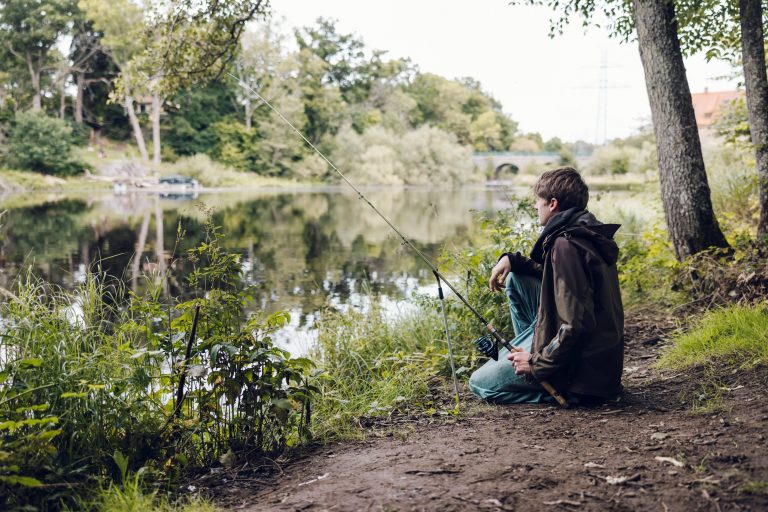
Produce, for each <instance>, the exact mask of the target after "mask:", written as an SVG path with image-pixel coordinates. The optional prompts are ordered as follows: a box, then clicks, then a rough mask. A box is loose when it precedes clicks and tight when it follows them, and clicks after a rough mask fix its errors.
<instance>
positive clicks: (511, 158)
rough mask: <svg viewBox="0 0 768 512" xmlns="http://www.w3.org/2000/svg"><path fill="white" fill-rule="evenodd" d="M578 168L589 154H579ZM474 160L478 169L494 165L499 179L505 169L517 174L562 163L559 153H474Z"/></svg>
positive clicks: (495, 177) (587, 158)
mask: <svg viewBox="0 0 768 512" xmlns="http://www.w3.org/2000/svg"><path fill="white" fill-rule="evenodd" d="M574 158H575V159H576V168H577V169H579V170H581V169H583V168H584V165H585V164H586V163H587V161H589V158H590V156H589V155H578V156H575V157H574ZM472 162H473V163H474V164H475V167H477V168H478V169H487V168H488V167H489V166H493V179H497V178H498V177H499V174H500V173H501V172H503V171H506V172H511V173H513V174H516V173H517V172H518V171H520V170H521V169H523V168H525V167H528V166H531V165H534V166H537V167H541V169H542V170H545V169H550V168H552V167H557V166H559V165H560V155H558V154H557V153H474V154H473V155H472Z"/></svg>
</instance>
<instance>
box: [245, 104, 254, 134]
mask: <svg viewBox="0 0 768 512" xmlns="http://www.w3.org/2000/svg"><path fill="white" fill-rule="evenodd" d="M252 119H253V111H252V110H251V102H250V101H249V100H245V127H246V128H248V129H249V130H250V129H251V126H253V124H252V123H253V121H252Z"/></svg>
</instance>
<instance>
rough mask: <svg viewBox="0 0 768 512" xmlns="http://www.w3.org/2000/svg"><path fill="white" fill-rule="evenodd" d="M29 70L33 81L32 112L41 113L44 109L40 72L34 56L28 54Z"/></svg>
mask: <svg viewBox="0 0 768 512" xmlns="http://www.w3.org/2000/svg"><path fill="white" fill-rule="evenodd" d="M27 68H29V76H30V78H31V79H32V91H33V95H32V112H40V111H41V110H42V109H43V102H42V94H40V70H39V69H38V67H37V66H35V63H34V60H33V59H32V55H30V54H29V53H27Z"/></svg>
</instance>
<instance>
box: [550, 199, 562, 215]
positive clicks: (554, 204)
mask: <svg viewBox="0 0 768 512" xmlns="http://www.w3.org/2000/svg"><path fill="white" fill-rule="evenodd" d="M549 211H551V212H559V211H560V203H559V202H558V201H557V198H556V197H553V198H551V199H550V200H549Z"/></svg>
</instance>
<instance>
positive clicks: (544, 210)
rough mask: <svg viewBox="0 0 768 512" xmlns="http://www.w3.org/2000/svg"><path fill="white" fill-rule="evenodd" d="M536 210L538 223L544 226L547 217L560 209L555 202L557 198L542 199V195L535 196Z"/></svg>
mask: <svg viewBox="0 0 768 512" xmlns="http://www.w3.org/2000/svg"><path fill="white" fill-rule="evenodd" d="M536 211H537V212H539V224H540V225H542V226H546V225H547V222H549V219H550V218H551V217H552V216H553V215H554V214H556V213H557V212H559V211H560V207H559V206H558V204H557V199H555V198H552V199H544V198H543V197H537V198H536Z"/></svg>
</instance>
